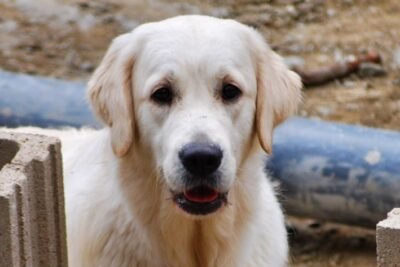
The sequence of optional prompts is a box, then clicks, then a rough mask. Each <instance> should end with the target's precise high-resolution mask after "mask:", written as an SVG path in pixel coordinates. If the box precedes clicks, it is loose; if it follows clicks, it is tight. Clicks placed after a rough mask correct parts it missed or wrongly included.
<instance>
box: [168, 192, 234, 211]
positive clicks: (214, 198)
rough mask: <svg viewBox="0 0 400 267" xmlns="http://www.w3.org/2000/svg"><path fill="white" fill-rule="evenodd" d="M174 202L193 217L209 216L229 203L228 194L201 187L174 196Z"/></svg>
mask: <svg viewBox="0 0 400 267" xmlns="http://www.w3.org/2000/svg"><path fill="white" fill-rule="evenodd" d="M173 199H174V202H175V203H176V204H177V205H178V206H179V207H180V208H181V209H182V210H184V211H185V212H187V213H189V214H192V215H207V214H210V213H213V212H215V211H217V210H218V209H219V208H221V207H222V205H224V204H226V203H227V193H221V192H218V191H217V190H216V189H214V188H212V187H210V186H206V185H200V186H196V187H193V188H190V189H188V190H185V191H184V192H182V193H177V194H174V198H173Z"/></svg>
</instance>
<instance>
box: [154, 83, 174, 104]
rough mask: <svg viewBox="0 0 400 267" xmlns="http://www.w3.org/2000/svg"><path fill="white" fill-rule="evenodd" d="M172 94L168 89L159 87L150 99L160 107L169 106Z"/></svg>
mask: <svg viewBox="0 0 400 267" xmlns="http://www.w3.org/2000/svg"><path fill="white" fill-rule="evenodd" d="M172 98H173V93H172V90H171V88H169V87H166V86H165V87H161V88H160V89H157V90H156V91H155V92H154V93H153V94H152V95H151V99H152V100H153V101H154V102H156V103H158V104H160V105H169V104H171V102H172Z"/></svg>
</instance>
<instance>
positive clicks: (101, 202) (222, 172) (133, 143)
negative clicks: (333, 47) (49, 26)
mask: <svg viewBox="0 0 400 267" xmlns="http://www.w3.org/2000/svg"><path fill="white" fill-rule="evenodd" d="M300 89H301V81H300V78H299V77H298V75H296V74H295V73H294V72H292V71H290V70H289V69H288V68H287V67H286V66H285V64H284V62H283V60H282V58H281V57H280V56H279V55H277V54H276V53H275V52H273V51H272V50H271V49H270V47H269V46H268V44H267V43H266V42H265V40H264V39H263V37H262V36H261V34H259V33H258V32H257V31H256V30H255V29H252V28H250V27H248V26H245V25H243V24H241V23H239V22H236V21H234V20H228V19H217V18H212V17H207V16H197V15H196V16H194V15H191V16H179V17H174V18H170V19H166V20H163V21H160V22H154V23H147V24H143V25H141V26H139V27H137V28H136V29H134V30H133V31H132V32H129V33H126V34H123V35H121V36H118V37H116V38H115V39H114V40H113V42H112V44H111V45H110V47H109V49H108V51H107V52H106V54H105V56H104V58H103V60H102V61H101V63H100V65H99V66H98V68H97V69H96V70H95V72H94V74H93V75H92V77H91V79H90V81H89V83H88V97H89V100H90V102H91V106H92V108H93V110H94V112H95V114H96V115H97V116H98V118H99V119H100V120H101V121H102V122H103V123H104V124H105V128H104V129H102V130H96V131H95V130H86V131H75V132H74V133H71V132H54V131H52V132H50V134H52V135H57V136H59V137H60V138H61V140H62V147H63V149H62V150H63V162H64V176H65V182H64V183H65V197H66V214H67V233H68V236H67V237H68V259H69V264H70V266H72V267H146V266H147V267H261V266H269V267H283V266H286V265H287V263H288V244H287V234H286V230H285V225H284V215H283V212H282V210H281V208H280V205H279V203H278V201H277V198H276V195H275V192H274V187H273V186H272V184H271V182H270V181H269V179H268V177H267V176H266V174H265V171H264V166H265V153H264V152H266V153H267V154H271V153H272V137H273V129H274V127H275V126H276V125H278V124H279V123H281V122H282V121H284V120H285V119H286V118H287V117H288V116H290V115H291V114H293V113H295V112H296V109H297V106H298V103H299V101H300V100H301V94H300ZM47 133H48V134H49V132H47Z"/></svg>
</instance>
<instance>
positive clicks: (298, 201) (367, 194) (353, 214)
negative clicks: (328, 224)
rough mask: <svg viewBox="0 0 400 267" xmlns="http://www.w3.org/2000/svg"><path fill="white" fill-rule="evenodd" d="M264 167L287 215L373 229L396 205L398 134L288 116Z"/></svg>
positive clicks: (399, 185)
mask: <svg viewBox="0 0 400 267" xmlns="http://www.w3.org/2000/svg"><path fill="white" fill-rule="evenodd" d="M267 171H268V172H269V173H270V174H271V176H272V177H273V179H275V180H277V181H279V182H280V183H281V188H282V198H283V199H282V201H283V204H284V206H285V209H286V210H287V212H288V213H289V214H292V215H298V216H308V217H312V218H318V219H322V220H327V221H334V222H339V223H347V224H353V225H359V226H366V227H373V228H375V225H376V223H377V222H379V221H380V220H382V219H384V218H386V213H387V212H389V211H390V210H391V209H392V208H394V207H400V133H398V132H394V131H385V130H378V129H372V128H367V127H360V126H350V125H344V124H339V123H331V122H323V121H317V120H310V119H303V118H294V119H290V120H288V121H287V122H286V123H285V124H283V125H282V126H280V127H278V128H277V130H276V131H275V140H274V146H273V156H272V157H271V158H270V160H269V161H268V162H267Z"/></svg>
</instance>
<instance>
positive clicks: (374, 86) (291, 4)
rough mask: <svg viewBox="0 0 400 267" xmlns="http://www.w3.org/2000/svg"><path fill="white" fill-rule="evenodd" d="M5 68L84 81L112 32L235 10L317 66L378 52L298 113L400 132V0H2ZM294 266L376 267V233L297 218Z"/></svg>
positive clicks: (309, 93) (287, 52)
mask: <svg viewBox="0 0 400 267" xmlns="http://www.w3.org/2000/svg"><path fill="white" fill-rule="evenodd" d="M0 13H1V16H0V38H1V42H0V66H1V68H2V69H5V70H10V71H16V72H24V73H30V74H38V75H47V76H53V77H59V78H63V79H72V80H85V79H87V78H88V76H89V75H90V73H91V72H92V71H93V69H94V68H95V66H96V64H98V62H99V61H100V59H101V57H102V55H103V54H104V51H105V49H106V48H107V46H108V44H109V42H110V41H111V39H112V38H113V37H115V36H116V35H118V34H120V33H122V32H125V31H128V30H130V29H132V28H134V27H135V26H136V25H138V24H140V23H142V22H146V21H151V20H158V19H162V18H165V17H169V16H173V15H177V14H193V13H197V14H199V13H201V14H208V15H214V16H220V17H230V18H235V19H238V20H240V21H242V22H245V23H247V24H250V25H252V26H254V27H256V28H258V29H259V30H260V31H261V32H262V33H263V34H264V35H265V36H266V38H267V39H268V40H269V42H270V44H271V46H272V47H273V48H274V49H275V50H276V51H278V52H279V53H281V54H282V55H284V56H287V57H291V58H292V59H293V57H294V59H295V60H296V61H297V62H300V63H301V62H304V66H303V67H304V68H306V69H318V68H319V67H320V66H324V65H329V64H331V63H332V62H335V61H337V60H343V59H345V58H346V57H349V56H352V55H357V54H359V53H362V52H364V51H369V50H375V51H377V52H379V53H380V54H381V55H382V58H383V68H384V70H385V71H386V75H385V76H383V77H360V76H359V75H356V74H353V75H351V76H350V77H347V78H345V79H341V80H337V81H335V82H331V83H329V84H326V85H324V86H319V87H314V88H306V89H305V90H304V103H303V105H302V107H301V110H300V115H302V116H308V117H317V118H321V119H325V120H333V121H340V122H348V123H354V124H362V125H367V126H373V127H382V128H388V129H395V130H399V129H400V72H399V70H400V28H399V25H400V15H399V14H400V3H399V2H398V0H382V1H373V0H335V1H334V0H327V1H322V0H304V1H303V0H264V1H261V0H239V1H233V0H230V1H195V0H190V1H185V2H183V1H179V0H176V1H162V0H153V1H150V0H147V1H139V0H134V1H127V0H126V1H124V0H112V1H103V0H100V1H94V0H68V1H67V0H64V1H61V0H58V1H57V0H35V1H34V0H14V1H12V0H0ZM291 223H292V226H291V228H290V229H291V230H292V231H291V244H292V266H297V267H300V266H307V267H311V266H352V267H361V266H362V267H368V266H375V265H376V262H375V243H374V242H375V241H374V232H373V231H372V232H371V231H368V230H365V229H355V228H349V227H343V226H338V225H332V224H324V223H320V222H315V221H310V220H299V219H296V218H292V219H291Z"/></svg>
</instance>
